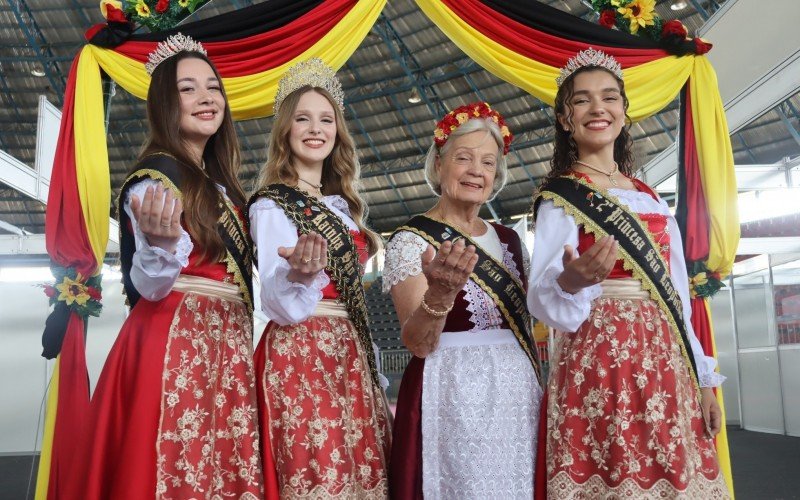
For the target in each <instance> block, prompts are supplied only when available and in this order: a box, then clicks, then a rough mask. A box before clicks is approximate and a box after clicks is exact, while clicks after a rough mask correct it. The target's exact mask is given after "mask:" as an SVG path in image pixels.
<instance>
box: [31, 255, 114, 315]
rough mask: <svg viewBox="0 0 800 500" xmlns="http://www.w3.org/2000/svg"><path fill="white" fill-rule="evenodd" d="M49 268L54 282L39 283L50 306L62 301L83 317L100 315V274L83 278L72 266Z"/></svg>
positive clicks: (101, 305)
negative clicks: (50, 283)
mask: <svg viewBox="0 0 800 500" xmlns="http://www.w3.org/2000/svg"><path fill="white" fill-rule="evenodd" d="M51 270H52V271H53V276H55V283H54V284H52V285H49V284H43V285H39V286H41V287H42V288H44V294H45V295H47V297H48V298H49V299H50V305H51V306H54V305H56V304H58V303H59V302H63V303H64V305H66V306H67V307H68V308H70V309H72V310H73V311H75V313H77V314H78V315H80V316H82V317H83V318H86V317H88V316H100V311H101V310H102V309H103V304H102V303H101V302H100V301H101V299H102V285H101V275H99V274H98V275H96V276H92V277H90V278H88V279H86V280H84V279H83V277H82V276H81V275H80V273H78V272H77V271H75V268H74V267H67V268H64V267H57V266H53V267H52V268H51Z"/></svg>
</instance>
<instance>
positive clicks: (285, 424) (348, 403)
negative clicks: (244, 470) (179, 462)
mask: <svg viewBox="0 0 800 500" xmlns="http://www.w3.org/2000/svg"><path fill="white" fill-rule="evenodd" d="M265 335H268V338H267V341H266V342H267V344H266V349H267V355H266V358H267V360H266V366H265V370H264V373H263V376H262V379H261V383H262V388H263V390H264V393H265V395H266V397H265V399H266V405H267V407H268V417H269V421H270V428H269V432H270V442H271V445H272V455H273V457H274V458H275V464H276V467H277V470H278V481H279V483H280V484H279V487H280V491H281V498H315V499H317V498H319V499H322V498H363V499H369V498H386V497H387V495H388V483H387V478H386V460H387V454H388V440H389V433H388V432H389V431H388V424H387V416H386V412H385V408H384V406H383V404H382V398H381V395H380V394H379V393H378V392H377V390H376V389H375V386H374V384H372V383H371V379H370V372H369V365H368V364H367V360H366V357H365V356H366V354H365V353H364V352H363V351H362V350H361V344H360V343H359V342H358V337H357V333H356V331H355V328H354V327H353V325H352V323H350V321H349V320H346V319H341V318H330V317H312V318H310V319H309V320H306V321H305V322H303V323H299V324H296V325H288V326H283V327H275V328H273V329H271V330H268V331H267V332H266V333H265ZM370 354H371V353H370ZM265 432H266V431H265Z"/></svg>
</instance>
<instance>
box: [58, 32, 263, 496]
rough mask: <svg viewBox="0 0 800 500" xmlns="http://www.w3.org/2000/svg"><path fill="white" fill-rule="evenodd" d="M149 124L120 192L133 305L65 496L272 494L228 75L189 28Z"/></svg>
mask: <svg viewBox="0 0 800 500" xmlns="http://www.w3.org/2000/svg"><path fill="white" fill-rule="evenodd" d="M146 68H147V70H148V73H150V74H151V78H152V79H151V82H150V88H149V90H148V95H147V115H148V121H149V125H150V135H149V137H148V139H147V142H146V143H145V147H144V151H143V153H142V154H141V155H140V158H139V161H138V163H137V164H136V165H135V166H134V167H133V169H132V170H131V172H130V174H129V175H128V177H127V179H126V180H125V182H124V183H123V186H122V190H121V193H120V198H119V203H120V206H119V213H120V232H121V257H120V259H121V261H122V274H123V284H124V288H125V292H126V294H127V296H128V300H129V302H130V305H131V313H130V316H128V319H127V320H126V321H125V324H124V325H123V327H122V330H121V331H120V333H119V336H118V337H117V340H116V342H115V344H114V347H113V348H112V350H111V352H110V354H109V356H108V359H107V360H106V363H105V366H104V367H103V372H102V374H101V375H100V379H99V382H98V384H97V389H96V391H95V393H94V396H93V398H92V402H91V409H90V422H89V426H88V431H87V438H86V440H85V445H86V449H85V453H83V454H82V455H81V456H80V457H79V458H78V459H77V461H76V462H77V463H76V470H75V471H72V474H71V475H70V477H71V478H72V483H73V484H72V485H71V486H70V488H71V490H70V491H68V492H66V493H65V494H64V495H63V496H62V498H82V499H101V498H102V499H106V498H115V499H122V498H131V499H141V498H196V497H203V498H239V499H256V498H261V497H263V485H262V468H261V460H260V454H259V451H258V446H259V443H258V421H257V402H256V390H255V373H254V371H253V363H252V344H253V338H252V327H251V325H252V305H251V299H250V297H251V291H250V288H249V287H250V280H251V272H250V270H251V268H252V262H251V261H252V259H251V254H252V252H251V250H252V248H251V245H250V243H249V236H248V234H247V232H246V230H245V229H244V228H245V220H244V219H243V218H242V216H241V215H240V209H241V208H242V207H243V204H244V201H245V197H244V193H243V191H242V189H241V187H240V185H239V183H238V181H237V178H236V175H237V171H238V169H239V148H238V143H237V140H236V134H235V132H234V127H233V121H232V120H231V114H230V109H229V107H228V106H227V102H226V98H225V91H224V89H223V87H222V80H221V78H220V76H219V74H218V73H217V71H216V69H215V68H214V66H213V65H212V64H211V62H210V61H209V60H208V58H207V57H206V55H205V50H204V49H203V47H202V46H201V45H200V44H199V43H197V42H195V41H193V40H192V39H191V38H188V37H184V36H183V35H181V34H177V35H174V36H172V37H170V38H168V39H167V40H166V41H165V42H162V43H160V44H159V46H158V49H157V50H156V51H155V52H153V53H152V54H151V55H150V58H149V61H148V63H147V65H146Z"/></svg>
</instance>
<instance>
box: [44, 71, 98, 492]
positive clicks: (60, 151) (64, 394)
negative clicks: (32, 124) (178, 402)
mask: <svg viewBox="0 0 800 500" xmlns="http://www.w3.org/2000/svg"><path fill="white" fill-rule="evenodd" d="M78 60H79V58H78V57H76V58H75V61H74V62H73V64H72V67H71V68H70V72H69V78H68V79H67V87H66V93H65V96H64V109H63V110H62V115H61V132H60V134H61V137H63V139H65V140H60V141H58V146H57V147H56V153H55V160H54V162H53V172H52V177H51V181H50V192H49V193H48V199H47V213H46V215H45V217H46V224H45V240H46V244H47V252H48V253H49V254H50V258H51V259H52V260H53V262H54V263H55V264H57V265H59V266H62V267H74V268H75V269H76V270H77V271H78V272H79V273H80V274H81V275H83V276H91V275H92V274H94V271H95V269H96V267H97V262H96V261H95V258H94V251H93V250H92V245H91V243H90V242H89V236H88V234H87V232H86V223H85V221H84V219H83V210H82V208H81V200H80V195H79V193H78V181H77V177H76V171H75V140H74V139H75V138H74V134H73V130H72V116H73V113H74V109H73V106H74V102H75V99H74V94H75V80H76V73H77V69H78ZM83 330H84V322H83V319H81V318H80V317H79V316H78V315H76V314H75V313H70V320H69V323H68V325H67V330H66V333H65V335H64V342H63V344H62V350H61V354H60V357H59V379H58V386H59V393H58V407H57V414H56V416H55V428H54V431H53V447H52V454H51V467H50V482H49V487H48V498H58V497H59V494H58V491H57V489H58V484H59V481H58V480H57V479H58V477H59V475H61V474H66V468H67V465H68V464H69V463H70V461H71V460H72V456H73V453H74V452H75V450H76V444H77V437H78V436H79V435H80V429H81V426H82V425H83V422H84V421H85V418H86V415H87V412H88V410H89V382H88V380H89V375H88V372H87V368H86V353H85V350H84V344H83V342H84V341H83Z"/></svg>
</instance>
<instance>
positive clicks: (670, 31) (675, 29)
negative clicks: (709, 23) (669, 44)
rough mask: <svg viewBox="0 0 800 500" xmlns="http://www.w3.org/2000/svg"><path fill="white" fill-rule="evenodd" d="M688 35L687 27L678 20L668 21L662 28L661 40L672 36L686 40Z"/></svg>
mask: <svg viewBox="0 0 800 500" xmlns="http://www.w3.org/2000/svg"><path fill="white" fill-rule="evenodd" d="M688 33H689V32H688V31H686V26H684V25H683V23H681V22H680V21H678V20H677V19H673V20H671V21H667V22H666V23H664V26H663V27H662V28H661V38H669V37H671V36H676V37H678V38H680V39H684V38H686V35H687V34H688Z"/></svg>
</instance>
